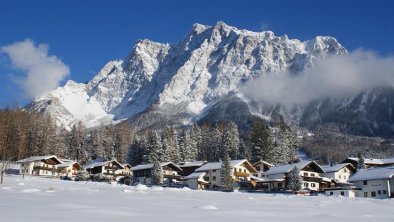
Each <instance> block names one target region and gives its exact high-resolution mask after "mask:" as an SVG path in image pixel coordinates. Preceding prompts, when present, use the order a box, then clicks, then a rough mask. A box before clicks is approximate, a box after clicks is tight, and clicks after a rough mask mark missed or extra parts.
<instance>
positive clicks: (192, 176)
mask: <svg viewBox="0 0 394 222" xmlns="http://www.w3.org/2000/svg"><path fill="white" fill-rule="evenodd" d="M205 174H207V173H206V172H194V173H192V174H190V175H189V176H186V177H184V178H183V179H186V180H188V179H198V178H200V177H203V176H205Z"/></svg>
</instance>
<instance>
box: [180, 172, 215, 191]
mask: <svg viewBox="0 0 394 222" xmlns="http://www.w3.org/2000/svg"><path fill="white" fill-rule="evenodd" d="M205 175H206V172H195V173H192V174H189V175H188V176H186V177H184V178H183V179H184V180H185V183H186V184H187V186H188V187H189V188H190V189H193V190H204V189H205V188H206V186H207V185H208V184H209V182H208V181H205V180H204V176H205Z"/></svg>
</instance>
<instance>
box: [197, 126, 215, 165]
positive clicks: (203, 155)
mask: <svg viewBox="0 0 394 222" xmlns="http://www.w3.org/2000/svg"><path fill="white" fill-rule="evenodd" d="M200 129H201V141H200V146H199V150H198V160H207V161H209V160H210V159H211V157H210V155H211V152H210V151H211V147H212V146H211V132H210V127H209V125H208V124H203V125H202V126H201V128H200Z"/></svg>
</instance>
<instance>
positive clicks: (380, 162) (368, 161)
mask: <svg viewBox="0 0 394 222" xmlns="http://www.w3.org/2000/svg"><path fill="white" fill-rule="evenodd" d="M358 162H359V160H358V158H357V157H348V158H346V159H345V160H344V161H342V163H350V164H352V165H353V166H354V168H356V169H357V168H358ZM364 164H365V167H367V168H370V167H387V166H394V158H387V159H372V158H365V159H364Z"/></svg>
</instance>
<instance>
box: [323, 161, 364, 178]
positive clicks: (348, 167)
mask: <svg viewBox="0 0 394 222" xmlns="http://www.w3.org/2000/svg"><path fill="white" fill-rule="evenodd" d="M321 168H322V169H323V170H324V173H323V175H322V176H324V177H327V178H331V179H334V180H335V181H337V182H339V183H347V181H348V180H349V178H350V177H351V176H352V175H353V174H354V173H355V172H356V168H355V167H354V166H353V165H352V164H350V163H339V164H330V165H323V166H321Z"/></svg>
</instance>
